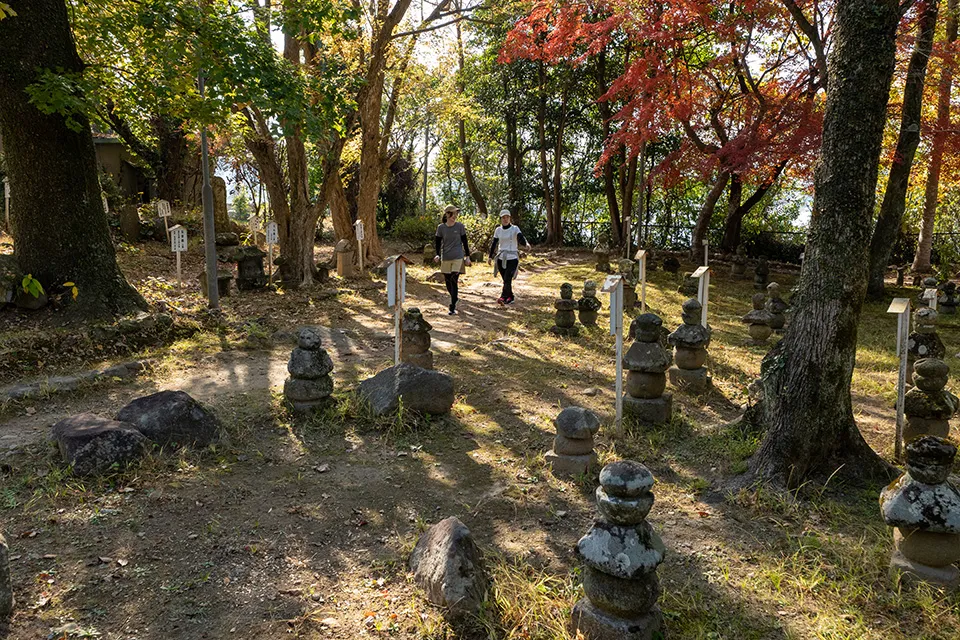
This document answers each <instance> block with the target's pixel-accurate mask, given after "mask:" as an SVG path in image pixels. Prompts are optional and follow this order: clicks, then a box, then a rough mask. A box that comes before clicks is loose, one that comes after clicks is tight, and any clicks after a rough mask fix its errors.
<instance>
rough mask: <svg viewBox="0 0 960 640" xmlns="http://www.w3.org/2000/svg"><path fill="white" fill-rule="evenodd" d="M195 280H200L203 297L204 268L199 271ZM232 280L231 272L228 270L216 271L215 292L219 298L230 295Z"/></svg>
mask: <svg viewBox="0 0 960 640" xmlns="http://www.w3.org/2000/svg"><path fill="white" fill-rule="evenodd" d="M197 280H199V281H200V291H202V292H203V297H204V298H206V297H207V295H208V294H207V271H206V269H204V270H203V271H201V272H200V275H198V276H197ZM231 280H233V274H232V273H230V272H229V271H218V272H217V292H218V294H219V295H220V297H221V298H224V297H226V296H229V295H230V281H231Z"/></svg>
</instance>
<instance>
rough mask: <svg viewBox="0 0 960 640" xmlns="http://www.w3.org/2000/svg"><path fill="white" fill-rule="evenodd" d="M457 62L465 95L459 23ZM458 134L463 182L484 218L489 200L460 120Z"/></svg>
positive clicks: (459, 81) (461, 39) (458, 85)
mask: <svg viewBox="0 0 960 640" xmlns="http://www.w3.org/2000/svg"><path fill="white" fill-rule="evenodd" d="M457 60H458V63H459V67H460V69H459V75H458V76H457V89H458V90H459V91H460V94H461V95H463V94H464V93H465V92H466V82H465V81H464V78H463V74H464V73H465V71H464V63H465V61H464V57H463V33H462V32H461V30H460V23H459V22H457ZM457 133H458V134H459V136H460V158H461V160H462V161H463V181H464V182H466V183H467V189H468V190H469V191H470V197H472V198H473V201H474V203H476V205H477V213H479V214H480V215H481V216H483V217H484V218H486V217H487V200H486V198H484V197H483V193H482V192H481V191H480V187H479V186H477V181H476V179H475V178H474V177H473V154H471V152H470V151H469V150H468V149H467V125H466V123H465V122H464V121H463V118H460V122H458V123H457Z"/></svg>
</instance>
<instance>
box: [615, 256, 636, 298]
mask: <svg viewBox="0 0 960 640" xmlns="http://www.w3.org/2000/svg"><path fill="white" fill-rule="evenodd" d="M636 266H637V263H635V262H634V261H633V260H627V259H626V258H624V259H623V260H620V261H619V262H618V263H617V271H618V272H619V273H620V275H621V276H623V309H624V311H626V310H628V309H633V308H634V307H635V306H637V282H639V278H638V277H637V274H636V272H635V271H634V268H635V267H636Z"/></svg>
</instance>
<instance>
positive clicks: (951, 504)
mask: <svg viewBox="0 0 960 640" xmlns="http://www.w3.org/2000/svg"><path fill="white" fill-rule="evenodd" d="M956 454H957V449H956V447H954V446H953V445H952V444H950V443H949V442H947V441H945V440H943V439H941V438H937V437H934V436H925V437H922V438H920V439H918V440H915V441H913V442H911V443H910V444H908V445H907V472H906V473H904V474H903V475H902V476H900V477H899V478H898V479H897V480H895V481H894V482H893V483H891V484H890V485H889V486H888V487H887V488H886V489H884V490H883V492H882V493H881V494H880V511H881V513H882V514H883V520H884V522H886V523H887V524H888V525H889V526H891V527H898V528H900V529H919V530H921V531H929V532H932V533H960V491H957V488H956V487H954V486H953V485H952V484H951V483H949V482H947V478H948V476H949V473H950V469H951V467H952V465H953V459H954V458H955V457H956Z"/></svg>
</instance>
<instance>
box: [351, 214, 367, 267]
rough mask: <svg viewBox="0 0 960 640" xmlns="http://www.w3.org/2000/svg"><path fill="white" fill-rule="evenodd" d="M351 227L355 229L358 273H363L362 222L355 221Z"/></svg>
mask: <svg viewBox="0 0 960 640" xmlns="http://www.w3.org/2000/svg"><path fill="white" fill-rule="evenodd" d="M353 226H354V227H355V228H356V236H357V256H359V258H360V271H361V272H363V241H364V239H365V238H364V235H363V220H357V221H356V222H354V223H353Z"/></svg>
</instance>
